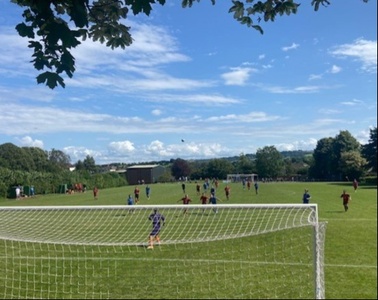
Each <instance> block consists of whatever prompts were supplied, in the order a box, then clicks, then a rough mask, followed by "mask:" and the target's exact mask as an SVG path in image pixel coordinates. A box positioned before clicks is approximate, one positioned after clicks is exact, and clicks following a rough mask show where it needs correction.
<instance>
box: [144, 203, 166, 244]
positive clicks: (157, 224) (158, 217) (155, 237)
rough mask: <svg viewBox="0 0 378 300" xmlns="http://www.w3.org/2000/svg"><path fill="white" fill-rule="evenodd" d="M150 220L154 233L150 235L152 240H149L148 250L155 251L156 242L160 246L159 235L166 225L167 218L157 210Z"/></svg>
mask: <svg viewBox="0 0 378 300" xmlns="http://www.w3.org/2000/svg"><path fill="white" fill-rule="evenodd" d="M148 219H149V220H150V221H152V231H151V233H150V238H149V241H148V247H147V249H153V248H154V241H156V242H157V243H158V244H160V236H159V234H160V229H161V227H162V226H163V225H164V222H165V218H164V216H163V215H162V214H160V213H159V212H158V210H157V209H156V208H155V209H154V212H153V213H152V214H150V216H149V217H148Z"/></svg>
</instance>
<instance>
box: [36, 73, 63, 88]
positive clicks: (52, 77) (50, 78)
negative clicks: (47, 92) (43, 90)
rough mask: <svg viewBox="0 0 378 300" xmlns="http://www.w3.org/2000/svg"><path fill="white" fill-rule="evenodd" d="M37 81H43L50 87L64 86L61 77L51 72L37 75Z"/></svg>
mask: <svg viewBox="0 0 378 300" xmlns="http://www.w3.org/2000/svg"><path fill="white" fill-rule="evenodd" d="M37 83H38V84H40V83H45V84H46V85H47V86H48V87H49V88H50V89H54V88H56V87H57V86H58V83H59V85H60V86H61V87H63V88H64V87H65V86H66V85H65V83H64V80H63V78H62V77H60V76H59V75H58V74H56V73H53V72H44V73H42V74H39V75H38V76H37Z"/></svg>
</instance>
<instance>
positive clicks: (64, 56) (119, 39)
mask: <svg viewBox="0 0 378 300" xmlns="http://www.w3.org/2000/svg"><path fill="white" fill-rule="evenodd" d="M210 1H211V3H212V4H213V5H215V4H216V0H210ZM222 1H224V0H222ZM330 1H331V0H311V5H312V6H313V7H314V10H315V11H317V10H318V9H319V7H321V6H328V5H329V4H330ZM363 1H364V2H367V1H368V0H363ZM11 2H13V3H15V4H17V5H19V6H21V7H23V8H25V10H24V11H23V13H22V18H23V22H21V23H19V24H18V25H17V26H16V30H17V32H18V34H19V35H20V36H21V37H24V38H27V39H28V40H29V45H28V47H29V48H31V49H33V52H34V53H33V55H32V61H31V62H32V63H33V66H34V68H35V69H36V70H38V71H39V72H40V73H39V75H38V76H37V83H44V84H46V85H47V86H48V87H49V88H51V89H54V88H55V87H57V86H58V85H60V86H61V87H65V83H64V79H63V76H68V77H69V78H71V77H72V76H73V74H74V72H75V69H76V66H75V58H74V56H73V55H72V54H71V49H72V48H75V47H77V46H78V45H80V44H81V41H85V40H86V39H87V38H88V39H91V40H93V41H95V42H97V41H98V42H100V43H105V45H106V46H107V47H110V48H111V49H115V48H122V49H125V48H126V47H128V46H130V45H131V44H132V41H133V40H132V36H131V34H130V29H131V28H130V27H128V26H126V25H125V24H124V20H126V19H127V16H128V14H129V13H132V14H134V15H138V14H140V13H142V14H145V15H147V16H149V15H150V13H151V11H152V8H153V5H156V4H160V5H164V4H165V2H166V1H165V0H94V1H89V0H60V1H56V0H43V1H38V0H11ZM195 2H200V0H182V2H181V3H182V7H183V8H186V7H191V6H192V5H193V4H194V3H195ZM299 6H300V3H299V2H298V1H294V0H265V1H254V0H240V1H239V0H232V6H231V7H230V9H229V11H228V12H229V13H231V14H232V16H233V18H234V19H235V20H236V21H237V22H239V23H240V24H242V25H245V26H247V27H250V28H253V29H255V30H257V31H258V32H260V33H261V34H262V33H263V29H262V27H261V26H260V22H261V21H264V22H269V21H271V22H274V20H275V19H276V17H278V16H284V15H288V16H289V15H291V14H296V13H297V11H298V8H299Z"/></svg>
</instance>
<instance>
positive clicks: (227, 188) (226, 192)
mask: <svg viewBox="0 0 378 300" xmlns="http://www.w3.org/2000/svg"><path fill="white" fill-rule="evenodd" d="M230 191H231V188H230V187H229V186H228V185H226V187H225V188H224V192H225V194H226V199H227V200H230Z"/></svg>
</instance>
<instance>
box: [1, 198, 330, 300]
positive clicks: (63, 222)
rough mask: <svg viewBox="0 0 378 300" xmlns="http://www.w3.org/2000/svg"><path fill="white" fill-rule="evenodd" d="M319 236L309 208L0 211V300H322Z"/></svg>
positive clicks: (41, 208)
mask: <svg viewBox="0 0 378 300" xmlns="http://www.w3.org/2000/svg"><path fill="white" fill-rule="evenodd" d="M155 210H157V212H159V213H160V214H161V215H163V216H164V223H165V224H164V225H163V224H161V230H160V232H159V235H160V244H159V245H156V244H155V247H154V248H153V249H152V250H150V249H149V248H148V247H147V246H148V245H149V244H148V242H149V235H150V233H151V231H152V227H153V225H152V222H151V221H150V220H149V217H150V216H151V214H152V213H153V212H154V211H155ZM325 228H326V224H325V223H321V222H319V220H318V211H317V205H316V204H217V205H185V206H184V205H154V206H152V205H133V206H123V205H109V206H22V207H1V208H0V297H1V298H6V299H11V298H18V299H20V298H55V299H56V298H59V299H62V298H97V299H99V298H107V299H108V298H111V299H117V298H146V299H147V298H165V299H168V298H175V299H179V298H185V299H187V298H193V299H197V298H211V299H213V298H227V299H230V298H236V299H241V298H244V299H250V298H266V299H268V298H281V299H283V298H301V299H304V298H312V299H313V298H317V299H323V298H324V297H325V284H324V240H325Z"/></svg>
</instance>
